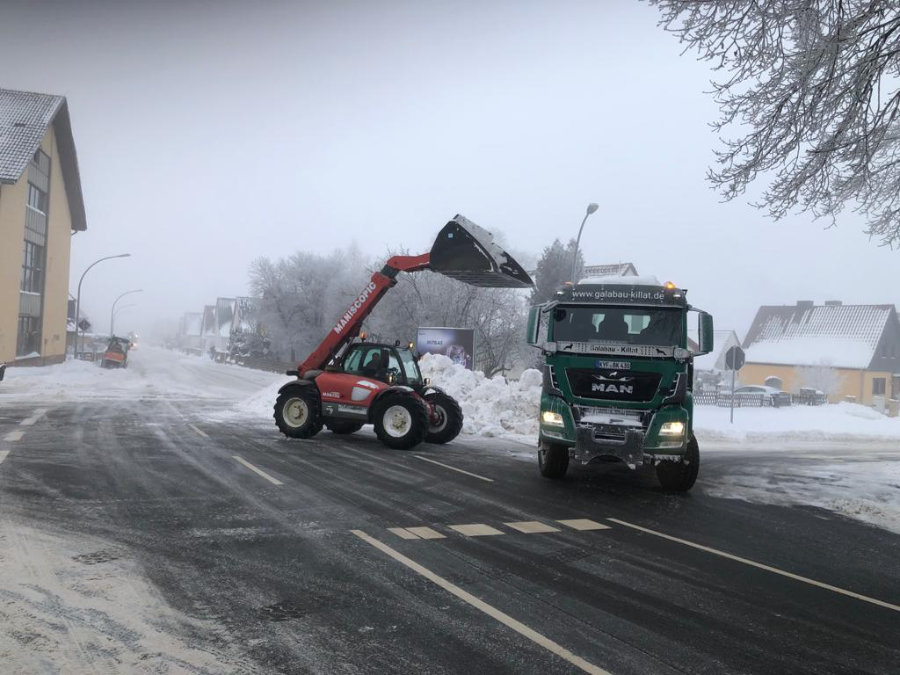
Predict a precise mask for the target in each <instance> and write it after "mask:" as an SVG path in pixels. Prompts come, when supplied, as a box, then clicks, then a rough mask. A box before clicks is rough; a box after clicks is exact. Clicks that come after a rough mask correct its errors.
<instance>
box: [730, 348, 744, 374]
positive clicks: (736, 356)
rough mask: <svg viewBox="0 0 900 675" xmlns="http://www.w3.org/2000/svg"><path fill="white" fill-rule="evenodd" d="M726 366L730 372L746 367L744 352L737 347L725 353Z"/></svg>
mask: <svg viewBox="0 0 900 675" xmlns="http://www.w3.org/2000/svg"><path fill="white" fill-rule="evenodd" d="M725 366H726V367H727V368H728V370H740V369H741V368H743V366H744V350H743V349H741V348H740V347H738V346H737V345H735V346H734V347H729V348H728V351H727V352H725Z"/></svg>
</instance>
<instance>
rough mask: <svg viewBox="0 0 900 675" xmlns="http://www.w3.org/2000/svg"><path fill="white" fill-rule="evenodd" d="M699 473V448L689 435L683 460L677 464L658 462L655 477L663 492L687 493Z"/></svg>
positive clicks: (693, 438)
mask: <svg viewBox="0 0 900 675" xmlns="http://www.w3.org/2000/svg"><path fill="white" fill-rule="evenodd" d="M699 472H700V446H699V445H698V443H697V439H696V438H695V437H694V435H693V434H691V439H690V440H689V441H688V445H687V450H686V451H685V453H684V459H682V460H681V461H679V462H660V463H659V464H657V465H656V477H657V478H658V479H659V484H660V485H661V486H662V488H663V490H668V491H670V492H687V491H688V490H690V489H691V488H692V487H693V486H694V482H695V481H696V480H697V474H698V473H699Z"/></svg>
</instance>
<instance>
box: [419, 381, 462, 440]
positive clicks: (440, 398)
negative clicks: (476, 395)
mask: <svg viewBox="0 0 900 675" xmlns="http://www.w3.org/2000/svg"><path fill="white" fill-rule="evenodd" d="M425 400H426V401H427V402H428V403H430V404H431V407H432V408H434V412H435V416H436V417H437V418H438V419H437V420H433V419H429V420H428V433H427V434H425V442H426V443H449V442H450V441H452V440H453V439H454V438H456V437H457V436H459V432H460V431H462V426H463V413H462V408H460V407H459V403H457V402H456V400H455V399H454V398H453V397H452V396H447V394H443V393H438V392H435V393H433V394H428V395H427V396H425ZM435 422H436V423H435Z"/></svg>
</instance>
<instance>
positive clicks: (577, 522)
mask: <svg viewBox="0 0 900 675" xmlns="http://www.w3.org/2000/svg"><path fill="white" fill-rule="evenodd" d="M556 522H557V523H559V524H560V525H565V526H566V527H571V528H572V529H573V530H579V531H586V530H608V529H609V525H604V524H603V523H598V522H596V521H594V520H589V519H587V518H576V519H574V520H557V521H556Z"/></svg>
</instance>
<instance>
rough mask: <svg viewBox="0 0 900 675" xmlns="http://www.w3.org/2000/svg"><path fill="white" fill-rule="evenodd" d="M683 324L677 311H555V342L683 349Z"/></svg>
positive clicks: (593, 308) (576, 309)
mask: <svg viewBox="0 0 900 675" xmlns="http://www.w3.org/2000/svg"><path fill="white" fill-rule="evenodd" d="M683 324H684V318H683V314H682V312H680V311H679V310H677V309H655V308H650V307H580V306H576V307H557V308H556V309H554V310H553V339H554V340H556V341H557V342H563V341H567V340H570V341H573V342H620V343H625V344H632V345H657V346H660V347H671V346H675V347H680V346H682V344H681V342H682V335H683V331H684V325H683Z"/></svg>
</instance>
